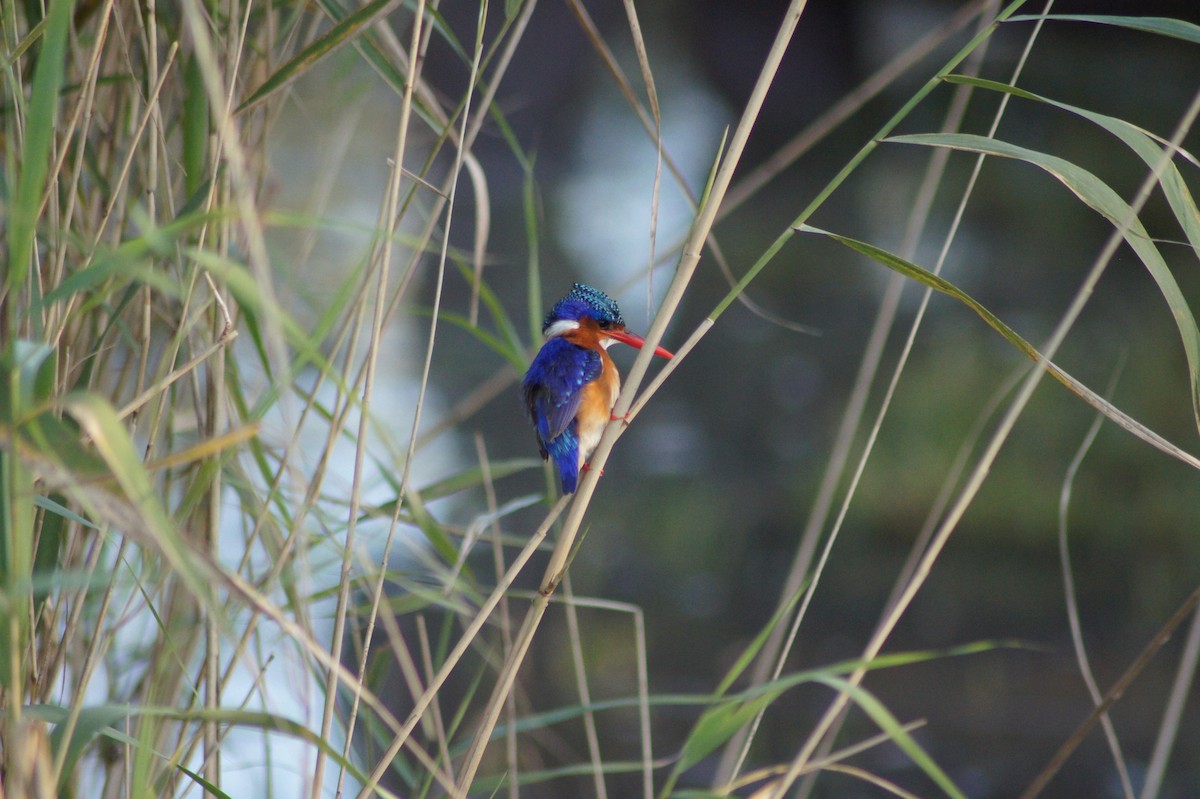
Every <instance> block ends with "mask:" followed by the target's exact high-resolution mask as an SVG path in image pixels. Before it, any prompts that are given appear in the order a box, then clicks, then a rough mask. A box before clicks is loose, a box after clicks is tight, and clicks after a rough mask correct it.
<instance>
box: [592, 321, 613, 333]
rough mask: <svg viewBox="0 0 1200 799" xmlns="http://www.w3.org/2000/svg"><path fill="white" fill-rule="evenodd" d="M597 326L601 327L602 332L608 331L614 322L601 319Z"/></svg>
mask: <svg viewBox="0 0 1200 799" xmlns="http://www.w3.org/2000/svg"><path fill="white" fill-rule="evenodd" d="M596 324H597V325H599V326H600V329H601V330H608V329H609V328H610V327H612V322H610V321H609V320H607V319H599V320H597V322H596Z"/></svg>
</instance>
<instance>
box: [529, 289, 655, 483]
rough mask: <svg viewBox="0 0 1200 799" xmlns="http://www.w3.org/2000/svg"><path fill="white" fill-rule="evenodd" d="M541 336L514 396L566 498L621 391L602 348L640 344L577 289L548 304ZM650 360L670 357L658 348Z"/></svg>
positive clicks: (600, 300) (609, 311)
mask: <svg viewBox="0 0 1200 799" xmlns="http://www.w3.org/2000/svg"><path fill="white" fill-rule="evenodd" d="M542 336H543V337H544V339H545V343H544V344H542V348H541V349H540V350H539V351H538V354H537V355H536V356H535V357H534V359H533V363H532V364H531V365H530V367H529V371H528V372H526V373H525V379H524V380H523V381H522V383H521V391H522V396H523V398H524V401H525V410H526V413H527V414H528V415H529V420H530V421H531V422H532V423H533V427H534V433H535V435H536V436H537V443H538V451H539V452H541V455H542V460H547V459H549V458H553V459H554V465H555V467H556V468H557V469H558V474H559V477H560V479H561V482H562V491H563V494H571V493H574V491H575V488H576V486H577V485H578V482H579V473H580V471H581V470H583V469H586V468H587V465H586V464H587V460H588V458H589V457H591V454H592V451H593V450H595V449H596V445H597V444H599V443H600V435H601V433H603V432H604V426H605V425H607V424H608V423H609V421H611V420H612V419H613V418H614V417H613V415H612V409H613V405H615V404H616V402H617V395H618V394H620V393H621V376H620V374H619V373H618V372H617V367H616V365H615V364H614V363H613V361H612V358H610V357H608V353H607V352H606V350H607V349H608V348H609V347H610V346H612V344H613V343H614V342H618V341H619V342H621V343H622V344H628V345H629V346H631V347H636V348H637V349H641V348H642V345H643V344H645V343H646V341H645V339H643V338H642V337H641V336H638V335H635V334H634V333H630V332H629V331H628V330H626V329H625V320H624V319H622V318H621V309H620V308H619V307H617V304H616V302H614V301H613V300H612V299H611V298H610V297H609V296H608V295H607V294H605V293H604V292H603V291H600V290H599V289H596V288H592V287H591V286H588V285H585V284H583V283H576V284H574V286H573V287H572V289H571V291H570V292H569V293H568V294H567V295H566V296H565V297H563V298H562V299H561V300H559V301H558V302H557V303H555V304H554V307H553V308H552V309H551V310H550V313H548V314H547V315H546V320H545V321H544V322H543V323H542ZM654 354H655V355H658V356H660V357H662V358H673V357H674V355H672V353H670V352H668V351H667V350H665V349H663V348H662V347H655V349H654Z"/></svg>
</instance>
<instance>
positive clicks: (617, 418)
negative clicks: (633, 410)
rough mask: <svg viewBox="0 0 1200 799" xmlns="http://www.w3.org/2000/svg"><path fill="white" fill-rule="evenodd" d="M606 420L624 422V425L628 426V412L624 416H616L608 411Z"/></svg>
mask: <svg viewBox="0 0 1200 799" xmlns="http://www.w3.org/2000/svg"><path fill="white" fill-rule="evenodd" d="M608 420H609V421H610V422H624V423H625V424H629V411H626V412H625V415H624V416H617V415H616V414H615V413H613V412H612V411H609V413H608Z"/></svg>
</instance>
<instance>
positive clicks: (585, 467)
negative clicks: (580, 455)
mask: <svg viewBox="0 0 1200 799" xmlns="http://www.w3.org/2000/svg"><path fill="white" fill-rule="evenodd" d="M591 470H592V464H591V463H587V462H585V463H584V464H583V465H582V466H580V467H579V471H581V472H590V471H591ZM600 476H601V477H603V476H604V470H603V469H601V470H600Z"/></svg>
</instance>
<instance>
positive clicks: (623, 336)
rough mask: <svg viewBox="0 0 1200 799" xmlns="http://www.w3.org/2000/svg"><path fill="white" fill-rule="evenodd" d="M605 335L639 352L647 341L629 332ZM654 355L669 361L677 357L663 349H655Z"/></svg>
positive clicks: (615, 332) (623, 331)
mask: <svg viewBox="0 0 1200 799" xmlns="http://www.w3.org/2000/svg"><path fill="white" fill-rule="evenodd" d="M604 335H606V336H608V337H609V338H611V339H615V340H616V341H619V342H621V343H622V344H628V345H629V346H631V347H634V348H635V349H639V350H640V349H641V348H642V345H644V344H645V343H646V339H644V338H642V337H641V336H639V335H637V334H636V333H630V332H629V331H628V330H605V331H604ZM654 354H655V355H657V356H658V357H660V358H667V359H668V360H669V359H671V358H674V357H675V356H674V355H672V354H671V352H670V351H668V350H665V349H663V348H662V347H655V348H654Z"/></svg>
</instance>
